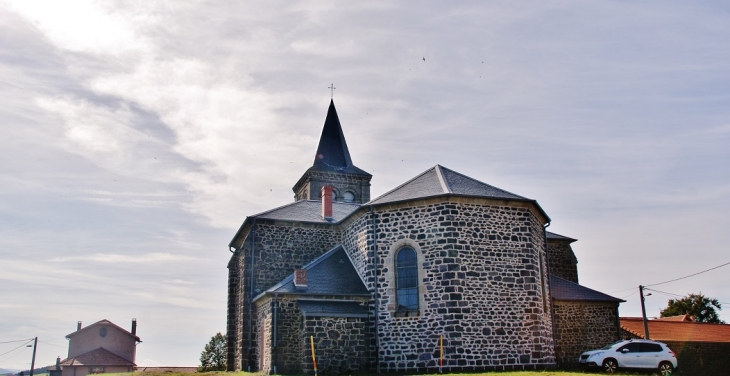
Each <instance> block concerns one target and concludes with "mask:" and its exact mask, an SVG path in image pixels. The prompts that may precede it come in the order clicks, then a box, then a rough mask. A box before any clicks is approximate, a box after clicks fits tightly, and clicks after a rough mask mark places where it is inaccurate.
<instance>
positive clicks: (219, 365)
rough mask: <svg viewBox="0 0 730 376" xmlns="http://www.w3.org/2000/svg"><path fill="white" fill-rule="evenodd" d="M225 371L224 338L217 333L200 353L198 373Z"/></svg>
mask: <svg viewBox="0 0 730 376" xmlns="http://www.w3.org/2000/svg"><path fill="white" fill-rule="evenodd" d="M225 370H226V337H223V334H221V333H220V332H218V334H216V335H214V336H213V337H211V339H210V342H208V344H207V345H205V350H203V352H202V353H200V372H207V371H225Z"/></svg>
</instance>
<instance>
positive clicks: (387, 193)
mask: <svg viewBox="0 0 730 376" xmlns="http://www.w3.org/2000/svg"><path fill="white" fill-rule="evenodd" d="M435 168H436V166H434V167H431V168H429V169H428V170H426V171H423V172H422V173H420V174H418V175H416V176H415V177H413V178H412V179H410V180H408V181H407V182H405V183H403V184H401V185H399V186H397V187H395V188H393V189H391V190H389V191H388V192H385V193H383V194H382V195H380V196H378V197H376V198H374V199H372V200H370V201H368V202H366V203H364V204H362V205H363V206H366V205H368V204H370V203H372V202H375V201H378V200H380V199H381V198H383V197H385V196H387V195H389V194H391V193H393V192H395V191H397V190H399V189H401V188H403V187H405V186H406V185H408V184H410V183H411V182H413V181H414V180H416V179H418V178H420V177H421V176H423V175H426V174H427V173H428V172H429V171H431V170H433V169H435Z"/></svg>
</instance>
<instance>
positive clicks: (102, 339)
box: [57, 319, 142, 376]
mask: <svg viewBox="0 0 730 376" xmlns="http://www.w3.org/2000/svg"><path fill="white" fill-rule="evenodd" d="M66 339H68V340H69V342H68V357H67V358H66V359H64V360H62V361H60V362H59V363H58V366H57V368H59V367H60V369H61V376H86V375H88V374H91V373H114V372H131V371H133V369H134V367H136V366H137V365H136V364H135V356H136V353H137V344H138V343H140V342H142V341H141V340H140V339H139V337H138V336H137V320H136V319H133V320H132V328H131V331H126V330H125V329H122V328H121V327H119V326H117V325H115V324H114V323H112V322H111V321H109V320H106V319H104V320H101V321H97V322H95V323H93V324H91V325H89V326H87V327H82V326H81V321H79V322H78V324H77V326H76V331H75V332H73V333H71V334H69V335H67V336H66Z"/></svg>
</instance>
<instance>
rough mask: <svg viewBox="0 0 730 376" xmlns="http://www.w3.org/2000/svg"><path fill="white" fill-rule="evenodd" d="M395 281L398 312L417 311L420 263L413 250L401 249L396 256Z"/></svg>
mask: <svg viewBox="0 0 730 376" xmlns="http://www.w3.org/2000/svg"><path fill="white" fill-rule="evenodd" d="M395 280H396V282H395V284H396V291H397V292H396V299H397V301H398V310H399V311H413V310H417V309H418V261H417V258H416V251H414V250H413V249H411V248H401V249H400V250H399V251H398V254H397V255H396V256H395Z"/></svg>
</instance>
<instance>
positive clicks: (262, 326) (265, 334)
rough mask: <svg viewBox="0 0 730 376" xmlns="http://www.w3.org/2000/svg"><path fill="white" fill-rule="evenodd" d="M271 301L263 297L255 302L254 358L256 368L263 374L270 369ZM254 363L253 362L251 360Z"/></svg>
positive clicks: (269, 371)
mask: <svg viewBox="0 0 730 376" xmlns="http://www.w3.org/2000/svg"><path fill="white" fill-rule="evenodd" d="M272 308H273V307H272V302H271V299H270V298H268V299H265V300H264V301H263V302H259V303H258V304H256V322H257V325H256V328H255V329H254V330H255V333H256V344H257V345H256V347H255V348H254V359H255V363H256V369H257V370H258V371H259V372H262V373H264V374H270V373H271V371H272V363H271V357H272V352H271V350H272V349H271V341H272V337H271V333H272V329H273V327H272V325H271V324H272V320H273V312H272ZM252 363H254V362H252Z"/></svg>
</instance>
